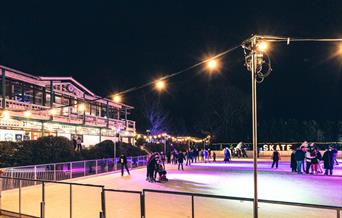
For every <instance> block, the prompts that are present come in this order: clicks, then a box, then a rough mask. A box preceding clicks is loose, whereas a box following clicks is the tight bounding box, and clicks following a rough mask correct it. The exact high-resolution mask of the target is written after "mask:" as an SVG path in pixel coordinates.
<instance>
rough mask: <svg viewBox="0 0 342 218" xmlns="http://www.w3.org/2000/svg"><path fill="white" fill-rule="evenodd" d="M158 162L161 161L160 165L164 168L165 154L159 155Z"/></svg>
mask: <svg viewBox="0 0 342 218" xmlns="http://www.w3.org/2000/svg"><path fill="white" fill-rule="evenodd" d="M160 161H161V164H162V165H163V167H164V168H165V161H166V157H165V154H164V153H163V152H161V153H160Z"/></svg>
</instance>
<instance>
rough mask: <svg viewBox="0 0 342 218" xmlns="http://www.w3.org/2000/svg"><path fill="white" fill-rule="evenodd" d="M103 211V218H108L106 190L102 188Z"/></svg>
mask: <svg viewBox="0 0 342 218" xmlns="http://www.w3.org/2000/svg"><path fill="white" fill-rule="evenodd" d="M101 210H102V218H106V195H105V190H104V188H102V191H101Z"/></svg>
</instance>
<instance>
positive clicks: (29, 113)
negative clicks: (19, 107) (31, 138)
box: [24, 111, 32, 118]
mask: <svg viewBox="0 0 342 218" xmlns="http://www.w3.org/2000/svg"><path fill="white" fill-rule="evenodd" d="M31 114H32V113H31V111H25V112H24V117H25V118H30V117H31Z"/></svg>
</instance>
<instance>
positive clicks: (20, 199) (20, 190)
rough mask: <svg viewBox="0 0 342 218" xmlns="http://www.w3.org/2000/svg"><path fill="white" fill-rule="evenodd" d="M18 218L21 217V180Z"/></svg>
mask: <svg viewBox="0 0 342 218" xmlns="http://www.w3.org/2000/svg"><path fill="white" fill-rule="evenodd" d="M19 217H21V179H20V180H19Z"/></svg>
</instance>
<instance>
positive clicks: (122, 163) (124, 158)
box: [119, 154, 131, 176]
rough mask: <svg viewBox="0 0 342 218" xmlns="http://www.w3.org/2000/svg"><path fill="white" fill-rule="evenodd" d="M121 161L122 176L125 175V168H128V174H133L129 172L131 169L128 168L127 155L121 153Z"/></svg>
mask: <svg viewBox="0 0 342 218" xmlns="http://www.w3.org/2000/svg"><path fill="white" fill-rule="evenodd" d="M119 163H120V165H121V176H123V175H124V168H125V169H126V171H127V173H128V175H131V174H130V173H129V170H128V167H127V158H126V155H124V154H121V155H120V158H119Z"/></svg>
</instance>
